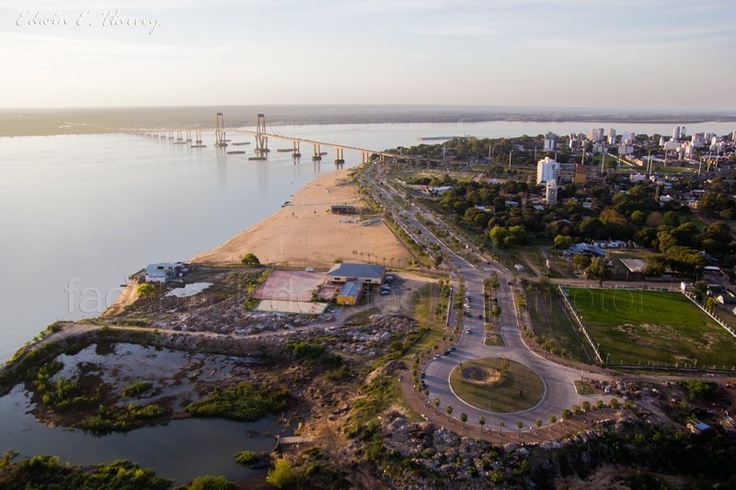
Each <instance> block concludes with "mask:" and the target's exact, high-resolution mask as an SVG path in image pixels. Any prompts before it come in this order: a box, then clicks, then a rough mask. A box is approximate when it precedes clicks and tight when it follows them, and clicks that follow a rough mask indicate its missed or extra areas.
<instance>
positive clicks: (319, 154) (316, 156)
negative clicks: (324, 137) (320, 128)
mask: <svg viewBox="0 0 736 490" xmlns="http://www.w3.org/2000/svg"><path fill="white" fill-rule="evenodd" d="M312 146H313V147H314V153H313V154H312V161H313V162H318V161H320V160H322V152H321V151H320V147H319V145H318V144H317V143H315V144H313V145H312Z"/></svg>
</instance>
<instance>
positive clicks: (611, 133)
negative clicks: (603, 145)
mask: <svg viewBox="0 0 736 490" xmlns="http://www.w3.org/2000/svg"><path fill="white" fill-rule="evenodd" d="M608 144H609V145H615V144H616V130H615V129H613V128H610V129H609V130H608Z"/></svg>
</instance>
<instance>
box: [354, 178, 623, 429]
mask: <svg viewBox="0 0 736 490" xmlns="http://www.w3.org/2000/svg"><path fill="white" fill-rule="evenodd" d="M379 172H380V171H379ZM371 174H373V175H371ZM363 176H364V178H365V180H366V181H367V182H366V183H367V184H368V185H367V186H366V187H367V188H369V189H370V190H371V191H372V194H373V197H374V199H376V201H377V202H379V203H380V204H382V205H383V206H384V208H385V209H386V210H387V211H389V212H391V213H392V214H393V215H394V219H395V220H396V221H397V222H398V223H400V224H402V225H403V226H404V228H405V229H406V230H411V229H418V230H420V232H421V235H420V236H416V235H414V234H412V236H413V237H414V239H415V240H417V241H418V242H421V243H425V244H429V245H431V244H436V245H438V246H439V247H440V248H441V250H443V252H444V253H445V256H446V257H448V259H447V260H446V262H445V264H444V265H445V266H447V267H449V268H450V270H454V271H457V273H458V277H460V276H462V277H464V280H465V295H466V297H468V298H469V299H470V301H469V305H468V307H467V308H466V310H467V311H468V313H469V314H470V316H465V317H464V318H463V319H464V322H463V323H464V325H463V327H462V329H461V334H460V335H461V336H460V340H459V342H458V343H457V344H456V347H457V350H456V351H454V352H452V353H451V354H449V355H441V356H439V358H435V359H433V360H430V361H429V363H428V364H427V365H426V367H425V368H424V371H423V373H424V376H425V377H424V381H425V383H426V384H427V388H426V389H427V390H428V392H429V395H428V397H427V398H428V400H427V403H428V405H429V406H430V407H431V408H430V409H434V403H433V401H434V400H435V398H438V399H439V400H440V406H439V410H440V412H442V413H445V408H446V407H447V406H452V408H453V412H452V417H453V418H455V419H458V420H459V419H460V414H461V413H465V414H467V415H468V420H467V422H466V424H469V425H471V426H475V427H478V428H481V427H482V426H481V425H480V424H479V422H478V421H479V419H480V418H481V417H484V418H485V421H486V428H493V427H495V426H499V425H500V423H503V424H505V426H506V427H507V428H508V429H509V430H516V429H517V423H518V422H522V424H523V428H524V430H527V429H528V428H530V427H534V426H535V422H536V421H537V420H541V421H542V423H543V424H544V425H547V424H548V423H549V418H550V416H552V415H554V416H555V417H556V418H557V419H558V420H561V413H562V411H563V410H565V409H570V408H572V406H573V405H579V406H580V405H582V403H583V402H584V401H586V400H588V401H589V402H591V404H592V403H595V402H596V401H597V400H599V399H601V398H604V400H606V399H608V398H610V397H601V395H579V394H578V393H577V391H576V389H575V385H574V381H575V380H578V379H580V378H581V377H586V378H588V379H591V378H601V375H600V374H593V373H584V372H581V371H579V370H577V369H573V368H569V367H565V366H561V365H559V364H556V363H554V362H552V361H549V360H547V359H544V358H542V357H540V356H538V355H537V354H535V353H534V352H533V351H531V350H530V349H529V348H528V347H527V345H526V344H525V343H524V341H523V340H522V336H521V326H520V323H519V319H518V318H517V316H516V307H515V304H514V297H513V294H514V293H513V286H512V280H513V277H512V275H511V274H510V273H509V271H508V270H506V269H504V268H502V267H501V266H499V265H496V264H493V265H488V266H481V268H478V267H476V266H475V265H473V264H471V263H470V262H468V261H467V260H465V259H464V258H462V257H460V256H459V255H457V254H455V253H454V252H453V251H452V250H451V249H450V248H449V247H447V246H446V245H445V244H444V243H443V242H442V240H441V239H440V238H438V237H436V236H435V235H434V234H432V233H431V231H429V230H428V229H427V228H426V227H424V226H423V225H422V224H421V223H420V222H419V221H418V220H417V219H416V218H415V214H420V213H421V214H424V215H425V216H426V215H430V214H431V213H430V212H429V211H427V210H419V209H416V207H415V206H414V204H412V206H413V207H414V209H403V208H402V207H401V206H400V205H399V204H398V203H397V200H396V199H395V196H396V195H397V194H398V193H397V191H396V190H395V189H393V187H392V186H391V185H390V184H388V183H385V182H383V183H382V185H380V186H377V185H376V184H375V183H376V182H379V181H380V180H381V176H380V175H377V172H376V169H375V167H374V166H369V167H368V168H367V169H366V170H365V171H364V172H363ZM435 219H436V217H435ZM437 221H439V220H437ZM493 272H495V273H496V274H497V277H498V281H499V288H498V290H497V296H496V297H497V300H498V305H499V307H500V308H501V315H500V317H499V322H500V325H501V335H502V337H503V340H504V346H488V345H485V326H484V321H483V319H482V315H483V312H484V311H485V308H484V304H483V301H484V297H483V280H484V279H489V278H490V276H491V274H492V273H493ZM457 314H462V313H459V312H458V313H457ZM479 315H480V316H481V318H478V316H479ZM466 329H469V330H470V331H471V333H470V334H466V333H465V331H466ZM435 357H437V356H435ZM486 357H506V358H508V359H510V360H514V361H517V362H519V363H521V364H524V365H526V366H528V367H529V368H531V369H532V370H533V371H534V372H536V373H537V374H538V375H539V376H540V377H541V378H542V380H543V382H544V385H545V390H544V394H543V396H542V398H541V400H540V401H539V403H537V405H535V406H534V407H532V408H529V409H527V410H524V411H521V412H516V413H497V412H490V411H488V410H482V409H479V408H475V407H473V406H470V405H468V404H466V403H465V402H464V401H463V400H461V399H460V398H458V397H457V396H456V395H455V393H454V392H453V391H452V389H451V388H450V382H449V377H450V373H451V371H452V370H453V369H454V368H455V367H456V366H457V365H458V364H459V363H460V362H462V361H470V360H473V359H480V358H486Z"/></svg>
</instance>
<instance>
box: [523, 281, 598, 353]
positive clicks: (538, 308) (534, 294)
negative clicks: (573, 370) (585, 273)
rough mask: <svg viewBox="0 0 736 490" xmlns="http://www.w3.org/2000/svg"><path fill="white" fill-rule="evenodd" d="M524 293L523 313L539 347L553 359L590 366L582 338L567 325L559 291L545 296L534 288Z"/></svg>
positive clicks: (571, 325) (554, 290) (552, 291)
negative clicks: (525, 303) (568, 360)
mask: <svg viewBox="0 0 736 490" xmlns="http://www.w3.org/2000/svg"><path fill="white" fill-rule="evenodd" d="M526 291H527V309H528V310H529V316H530V318H531V321H532V329H533V330H534V334H535V336H536V339H537V342H538V343H539V346H540V347H541V348H542V349H544V350H546V351H548V352H551V353H552V354H555V355H561V356H563V357H572V358H573V359H577V360H579V361H582V362H593V358H592V356H591V353H590V352H588V349H586V344H585V342H586V340H585V338H584V337H582V335H581V334H580V333H578V330H576V326H575V325H573V324H572V323H570V319H569V318H568V316H567V314H566V311H565V306H564V305H563V304H562V302H561V299H560V297H559V291H558V290H557V289H556V288H555V289H553V290H551V291H550V292H546V291H543V290H541V288H538V287H534V286H532V287H529V288H527V290H526Z"/></svg>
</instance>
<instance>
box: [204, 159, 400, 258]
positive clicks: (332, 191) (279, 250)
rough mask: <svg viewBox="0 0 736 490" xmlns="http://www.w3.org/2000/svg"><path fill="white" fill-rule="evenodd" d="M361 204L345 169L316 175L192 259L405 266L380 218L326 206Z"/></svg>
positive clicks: (398, 243) (393, 236) (358, 206)
mask: <svg viewBox="0 0 736 490" xmlns="http://www.w3.org/2000/svg"><path fill="white" fill-rule="evenodd" d="M333 205H342V206H354V207H356V208H366V204H365V202H364V201H363V200H362V199H361V198H360V196H359V195H358V192H357V189H356V188H355V186H354V185H353V184H352V183H351V182H350V180H349V176H348V170H338V171H336V172H330V173H327V174H323V175H320V176H319V177H317V178H316V179H314V180H313V181H311V182H310V183H308V184H306V185H305V186H304V187H302V188H301V189H299V190H298V191H297V192H295V193H294V195H293V196H292V197H291V199H290V200H289V201H288V202H287V203H285V204H284V206H283V207H282V208H281V209H280V210H279V211H277V212H276V213H275V214H273V215H272V216H270V217H268V218H266V219H264V220H263V221H261V222H259V223H257V224H256V225H254V226H252V227H250V228H247V229H246V230H244V231H242V232H240V233H238V234H237V235H236V236H234V237H233V238H231V239H230V240H228V241H226V242H224V243H223V244H221V245H219V246H218V247H215V248H214V249H212V250H210V251H208V252H203V253H200V254H197V255H195V256H194V257H193V258H192V262H197V263H202V264H210V265H228V264H239V263H240V259H241V257H242V256H243V255H244V254H246V253H249V252H250V253H253V254H255V255H256V257H258V259H259V260H260V261H261V263H262V264H272V265H284V266H290V267H313V268H319V269H326V268H328V267H330V266H331V265H332V264H333V263H334V262H335V261H336V260H337V259H342V260H344V261H357V262H369V261H371V262H378V263H384V264H397V265H398V264H407V263H408V261H409V260H410V259H411V256H410V254H409V253H408V251H407V250H406V248H405V247H404V245H403V244H402V243H401V242H400V241H399V240H398V239H397V238H396V236H395V235H394V234H393V233H392V232H391V230H390V229H389V228H388V226H386V224H385V223H384V222H383V221H382V220H381V219H368V220H361V217H360V216H359V215H357V214H333V213H332V212H331V210H330V209H331V206H333Z"/></svg>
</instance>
